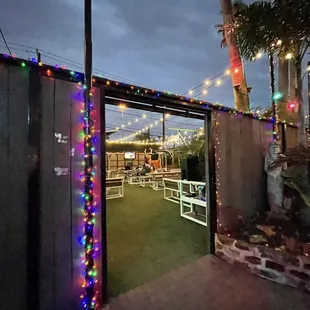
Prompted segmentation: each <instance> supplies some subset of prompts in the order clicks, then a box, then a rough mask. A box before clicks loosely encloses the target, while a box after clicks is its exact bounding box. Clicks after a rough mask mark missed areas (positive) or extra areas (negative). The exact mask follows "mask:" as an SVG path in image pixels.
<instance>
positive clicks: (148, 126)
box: [110, 113, 170, 143]
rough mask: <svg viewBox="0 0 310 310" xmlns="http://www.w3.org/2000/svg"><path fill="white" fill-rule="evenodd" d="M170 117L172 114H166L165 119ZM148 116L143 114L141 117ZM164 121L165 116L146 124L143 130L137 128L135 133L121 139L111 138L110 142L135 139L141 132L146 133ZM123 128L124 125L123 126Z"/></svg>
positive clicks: (129, 123)
mask: <svg viewBox="0 0 310 310" xmlns="http://www.w3.org/2000/svg"><path fill="white" fill-rule="evenodd" d="M169 117H170V114H168V113H167V114H165V120H166V119H167V118H169ZM145 118H146V116H145V114H143V116H142V117H141V119H145ZM162 122H163V117H161V118H160V119H159V120H157V121H155V122H152V123H150V124H148V125H147V126H145V127H144V128H142V129H141V130H137V131H136V132H134V133H132V134H131V135H129V136H126V137H124V138H121V139H118V140H111V141H110V142H115V143H116V142H120V141H127V140H130V139H133V138H135V137H136V136H137V135H140V134H142V133H144V132H146V131H147V130H149V129H151V128H155V127H157V126H158V125H159V124H161V123H162ZM128 125H131V122H128ZM122 126H123V125H122ZM117 128H119V127H117ZM122 128H123V127H122Z"/></svg>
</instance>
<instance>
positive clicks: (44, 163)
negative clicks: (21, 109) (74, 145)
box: [40, 77, 56, 310]
mask: <svg viewBox="0 0 310 310" xmlns="http://www.w3.org/2000/svg"><path fill="white" fill-rule="evenodd" d="M54 82H55V81H54V79H52V78H46V77H42V78H41V85H42V88H41V100H42V124H44V125H43V126H42V129H41V131H42V133H41V137H42V141H41V176H42V177H41V227H42V232H41V256H40V259H41V262H40V298H41V301H40V304H41V305H42V306H44V308H42V309H45V310H54V309H56V308H55V253H54V250H55V233H54V229H55V216H56V215H55V203H54V192H55V188H54V182H55V173H54V139H55V138H54V117H55V116H54V90H55V87H54Z"/></svg>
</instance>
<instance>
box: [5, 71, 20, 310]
mask: <svg viewBox="0 0 310 310" xmlns="http://www.w3.org/2000/svg"><path fill="white" fill-rule="evenodd" d="M8 79H9V74H8V68H7V67H5V66H3V65H0V132H1V134H0V171H1V178H0V188H1V190H0V212H1V216H0V244H1V247H2V249H3V250H1V251H0V274H1V281H0V309H7V308H8V307H9V306H10V303H9V301H10V299H11V298H12V297H13V296H12V295H11V294H12V293H13V292H14V287H13V290H12V291H8V285H7V283H8V284H9V286H10V285H11V279H12V278H11V276H10V271H9V268H10V267H11V266H10V262H9V259H10V257H9V256H8V255H7V252H6V251H5V250H4V249H7V248H9V247H10V246H11V245H10V243H11V242H10V236H9V234H8V230H9V221H10V220H12V219H10V218H9V209H10V205H9V204H8V203H7V202H8V199H9V193H10V191H11V190H12V189H11V188H10V184H9V182H8V180H9V98H8V91H9V84H8ZM24 301H25V300H24Z"/></svg>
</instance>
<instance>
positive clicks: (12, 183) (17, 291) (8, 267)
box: [1, 67, 29, 310]
mask: <svg viewBox="0 0 310 310" xmlns="http://www.w3.org/2000/svg"><path fill="white" fill-rule="evenodd" d="M28 75H29V70H28V69H27V68H20V67H10V68H9V85H8V86H9V92H8V93H9V106H8V125H9V149H8V151H9V160H8V169H9V175H8V179H7V182H8V188H9V192H8V193H7V199H6V200H4V201H5V203H4V206H3V207H4V208H8V209H7V211H4V212H5V213H6V217H5V220H6V222H7V223H6V225H7V227H6V233H5V236H6V241H7V243H6V244H2V245H1V246H2V249H3V250H4V251H5V255H6V261H5V262H4V264H3V265H2V266H1V268H3V269H2V270H1V283H4V289H3V290H2V289H1V294H3V296H4V298H5V300H7V306H6V307H5V309H17V310H18V309H20V310H24V309H25V305H26V294H27V269H26V264H27V205H28V195H27V191H28V189H27V181H28V180H27V178H28V161H27V155H28V84H29V83H28ZM1 213H2V210H1ZM1 217H3V214H1Z"/></svg>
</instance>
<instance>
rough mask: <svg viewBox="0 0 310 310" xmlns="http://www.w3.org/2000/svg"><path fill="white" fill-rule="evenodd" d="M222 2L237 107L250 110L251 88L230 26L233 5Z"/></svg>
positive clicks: (224, 33)
mask: <svg viewBox="0 0 310 310" xmlns="http://www.w3.org/2000/svg"><path fill="white" fill-rule="evenodd" d="M220 2H221V9H222V15H223V23H224V24H223V25H222V27H221V31H222V33H223V36H224V38H225V44H226V46H227V47H228V53H229V62H230V68H231V73H232V83H233V91H234V99H235V108H236V109H237V110H239V111H243V112H248V111H249V109H250V100H249V89H248V87H247V83H246V78H245V74H244V70H243V65H242V59H241V56H240V52H239V49H238V46H237V42H236V36H235V34H234V32H233V31H231V28H230V26H229V25H230V24H231V23H232V21H233V6H232V3H231V0H220Z"/></svg>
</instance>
